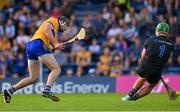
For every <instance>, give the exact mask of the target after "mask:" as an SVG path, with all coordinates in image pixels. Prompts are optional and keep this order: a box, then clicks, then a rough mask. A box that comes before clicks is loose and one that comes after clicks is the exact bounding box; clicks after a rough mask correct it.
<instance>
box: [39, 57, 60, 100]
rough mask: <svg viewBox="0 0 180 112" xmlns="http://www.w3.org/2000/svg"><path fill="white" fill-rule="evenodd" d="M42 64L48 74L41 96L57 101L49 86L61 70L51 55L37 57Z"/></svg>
mask: <svg viewBox="0 0 180 112" xmlns="http://www.w3.org/2000/svg"><path fill="white" fill-rule="evenodd" d="M39 58H40V60H41V61H42V63H43V64H45V65H46V66H47V67H48V68H49V69H50V70H51V72H50V74H49V76H48V79H47V83H46V87H45V89H44V91H43V96H44V97H48V98H51V99H52V100H53V101H59V98H58V97H56V96H55V95H53V94H52V92H51V86H52V85H53V83H54V82H55V81H56V79H57V78H58V76H59V75H60V72H61V69H60V67H59V65H58V63H57V61H56V59H55V57H54V56H53V55H52V54H45V55H42V56H40V57H39Z"/></svg>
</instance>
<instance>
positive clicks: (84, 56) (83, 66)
mask: <svg viewBox="0 0 180 112" xmlns="http://www.w3.org/2000/svg"><path fill="white" fill-rule="evenodd" d="M90 62H91V52H90V51H87V50H86V48H85V47H84V46H81V49H80V51H78V52H77V53H76V64H77V72H76V73H77V76H78V77H80V76H82V75H83V74H86V73H87V71H88V67H87V66H88V65H89V64H90Z"/></svg>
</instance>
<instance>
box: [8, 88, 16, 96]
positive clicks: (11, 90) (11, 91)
mask: <svg viewBox="0 0 180 112" xmlns="http://www.w3.org/2000/svg"><path fill="white" fill-rule="evenodd" d="M15 91H16V90H15V88H14V87H11V88H9V89H8V90H7V92H8V93H9V95H10V96H12V94H13V93H14V92H15Z"/></svg>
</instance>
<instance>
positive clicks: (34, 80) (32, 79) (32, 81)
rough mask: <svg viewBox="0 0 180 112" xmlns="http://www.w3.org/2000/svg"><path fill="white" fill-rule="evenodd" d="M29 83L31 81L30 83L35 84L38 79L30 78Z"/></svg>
mask: <svg viewBox="0 0 180 112" xmlns="http://www.w3.org/2000/svg"><path fill="white" fill-rule="evenodd" d="M30 81H31V83H36V82H38V81H39V78H38V77H30Z"/></svg>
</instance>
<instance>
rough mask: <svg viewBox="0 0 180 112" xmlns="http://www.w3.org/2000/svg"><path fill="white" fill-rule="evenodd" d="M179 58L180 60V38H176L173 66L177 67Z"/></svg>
mask: <svg viewBox="0 0 180 112" xmlns="http://www.w3.org/2000/svg"><path fill="white" fill-rule="evenodd" d="M179 58H180V36H178V37H176V45H175V48H174V52H173V55H172V61H173V63H174V65H179V62H180V61H179Z"/></svg>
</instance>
